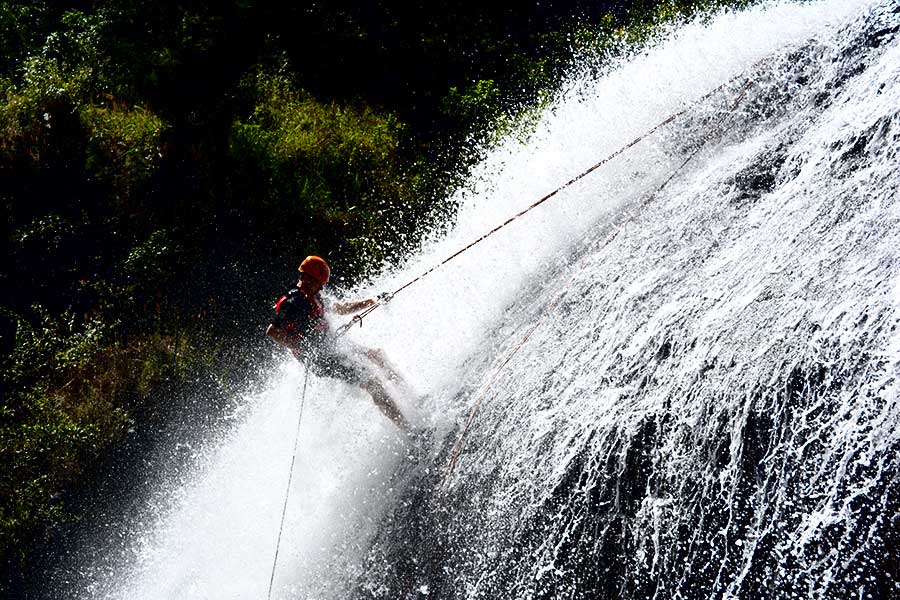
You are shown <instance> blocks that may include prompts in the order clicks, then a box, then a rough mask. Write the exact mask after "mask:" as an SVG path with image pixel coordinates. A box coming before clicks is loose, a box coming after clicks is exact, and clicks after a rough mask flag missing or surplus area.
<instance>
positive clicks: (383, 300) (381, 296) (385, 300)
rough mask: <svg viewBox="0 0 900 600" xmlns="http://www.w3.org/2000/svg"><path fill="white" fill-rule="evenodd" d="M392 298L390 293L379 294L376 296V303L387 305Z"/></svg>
mask: <svg viewBox="0 0 900 600" xmlns="http://www.w3.org/2000/svg"><path fill="white" fill-rule="evenodd" d="M393 297H394V295H393V294H392V293H390V292H381V293H380V294H378V301H379V302H381V303H382V304H387V303H388V302H390V301H391V298H393Z"/></svg>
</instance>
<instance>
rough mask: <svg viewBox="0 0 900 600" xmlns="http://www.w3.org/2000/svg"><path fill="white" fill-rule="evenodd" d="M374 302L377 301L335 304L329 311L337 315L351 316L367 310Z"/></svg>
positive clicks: (369, 299)
mask: <svg viewBox="0 0 900 600" xmlns="http://www.w3.org/2000/svg"><path fill="white" fill-rule="evenodd" d="M376 302H377V300H375V298H368V299H366V300H356V301H355V302H335V303H334V305H333V306H332V307H331V309H332V310H333V311H334V312H335V313H337V314H339V315H352V314H353V313H355V312H359V311H361V310H363V309H364V308H369V307H370V306H372V305H373V304H375V303H376Z"/></svg>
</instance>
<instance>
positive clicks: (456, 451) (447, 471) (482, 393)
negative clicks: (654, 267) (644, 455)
mask: <svg viewBox="0 0 900 600" xmlns="http://www.w3.org/2000/svg"><path fill="white" fill-rule="evenodd" d="M731 81H734V79H732V80H731ZM729 83H730V82H729ZM750 83H751V80H750V79H747V81H746V83H744V85H743V87H742V88H741V93H740V94H739V95H738V97H737V99H736V100H735V101H734V103H733V104H732V106H731V108H730V109H729V112H734V110H735V109H736V108H737V107H738V105H739V104H740V103H741V101H743V99H744V96H746V94H747V90H748V89H749V88H750ZM720 87H721V86H720ZM708 95H709V94H707V96H708ZM682 112H684V111H682ZM735 124H736V122H734V121H732V123H731V124H730V125H729V126H728V127H726V128H725V129H723V130H721V135H725V134H727V133H728V132H729V131H731V129H732V128H734V126H735ZM710 139H712V134H708V135H706V136H705V137H704V138H703V140H702V142H701V143H700V144H698V145H697V148H695V149H694V151H693V152H691V154H689V155H688V157H687V158H685V159H684V161H683V162H682V163H681V164H680V165H679V166H678V167H677V168H676V169H675V170H674V171H672V173H671V175H669V177H668V178H667V179H666V180H665V181H663V182H662V184H661V185H660V186H659V187H657V188H656V190H655V191H654V192H653V193H651V194H650V195H649V196H647V198H646V199H645V200H644V201H643V202H641V204H640V206H639V208H643V207H644V206H646V205H647V204H649V203H650V202H651V201H652V200H653V199H654V198H656V197H657V196H658V195H659V193H660V192H662V190H663V189H664V188H665V187H666V186H667V185H669V183H670V182H671V181H672V180H673V179H674V178H675V176H676V175H677V174H678V173H679V172H680V171H681V170H682V169H684V167H685V166H686V165H687V164H688V163H689V162H690V161H691V160H692V159H693V158H694V157H695V156H697V154H698V153H699V152H700V150H702V149H703V148H704V147H705V146H706V144H707V142H709V140H710ZM636 216H637V212H633V213H632V214H630V215H629V216H628V218H626V219H623V220H621V221H619V222H618V223H615V224H614V227H615V229H614V230H613V232H612V233H611V234H610V235H609V236H607V238H606V239H605V240H604V241H603V242H602V243H601V244H599V245H598V246H597V248H596V250H595V251H594V252H592V253H585V255H584V256H583V257H582V258H581V260H580V261H579V263H578V265H577V267H576V268H575V269H573V271H572V274H571V275H570V276H569V278H568V279H567V280H566V282H565V283H564V284H563V286H562V289H561V291H560V293H559V294H558V295H557V296H556V298H555V299H554V300H553V302H551V303H550V305H549V306H548V307H547V308H546V310H544V311H543V316H542V317H541V318H540V319H538V320H537V321H536V322H535V323H534V324H533V325H532V326H531V327H530V328H529V329H528V331H527V332H526V333H525V335H524V336H523V337H522V339H521V340H519V342H518V343H517V344H516V345H515V346H513V348H512V350H511V351H510V353H509V354H508V355H507V357H506V359H505V360H504V361H503V362H502V363H501V364H500V365H499V366H498V367H497V368H496V369H495V370H494V372H493V373H492V375H491V377H490V378H489V379H488V381H487V382H486V383H485V384H484V385H483V386H482V387H481V389H480V390H479V395H478V399H477V400H476V401H475V404H474V405H473V406H472V409H471V410H470V411H469V416H468V418H467V419H466V422H465V424H464V425H463V428H462V431H461V432H460V434H459V437H458V438H457V440H456V444H454V446H453V450H452V451H451V453H450V458H449V460H448V461H447V466H446V467H445V468H444V475H443V477H442V479H441V485H440V487H441V489H442V490H446V489H447V486H448V484H449V481H450V476H451V475H452V474H453V470H454V469H455V468H456V464H457V462H458V460H459V456H460V454H462V449H463V445H464V441H465V437H466V435H467V434H468V432H469V429H470V428H471V426H472V423H474V422H475V416H476V415H477V414H478V411H479V409H480V408H481V404H482V402H483V401H484V399H485V397H486V396H487V391H488V390H489V389H490V388H491V387H492V386H493V384H494V382H495V381H496V380H497V378H498V377H499V376H500V373H501V372H502V371H503V369H504V367H506V365H507V364H509V362H510V361H511V360H512V359H513V357H514V356H515V355H516V353H517V352H518V351H519V350H521V349H522V347H523V346H524V345H525V343H526V342H527V341H528V339H529V338H530V337H531V335H532V334H533V333H534V331H535V330H536V329H537V328H538V327H539V326H540V325H541V324H542V323H543V322H544V321H546V320H547V318H548V317H549V316H550V315H551V314H552V313H553V311H554V310H555V309H556V306H557V305H558V304H559V302H560V300H562V298H563V296H565V292H566V290H567V289H568V287H569V285H571V283H572V281H573V280H574V279H575V275H577V274H578V273H580V272H581V270H582V268H583V263H584V260H585V258H586V257H587V256H589V255H593V254H595V253H596V252H597V251H599V250H602V249H603V248H605V247H606V246H607V245H609V243H610V242H612V241H613V240H614V239H615V238H616V237H617V236H618V235H619V233H620V232H621V231H622V228H623V227H624V225H626V224H627V223H628V222H630V221H632V220H633V219H634V218H635V217H636Z"/></svg>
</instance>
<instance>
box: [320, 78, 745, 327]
mask: <svg viewBox="0 0 900 600" xmlns="http://www.w3.org/2000/svg"><path fill="white" fill-rule="evenodd" d="M742 77H743V75H737V76H735V77H732V78H731V79H729V80H728V81H726V82H725V83H723V84H721V85H719V86H718V87H716V88H715V89H713V90H711V91H709V92H707V93H706V94H704V95H702V96H700V97H699V98H697V99H696V100H694V101H693V102H691V103H690V104H688V105H687V106H685V107H684V108H683V109H681V110H680V111H678V112H676V113H673V114H671V115H669V116H668V117H666V118H665V119H663V120H662V121H660V122H659V123H657V124H656V125H655V126H653V127H652V128H651V129H649V130H647V131H645V132H644V133H643V134H641V135H639V136H638V137H636V138H635V139H633V140H631V141H630V142H628V143H627V144H625V145H624V146H622V147H621V148H619V149H618V150H616V151H615V152H613V153H612V154H610V155H609V156H607V157H605V158H604V159H602V160H601V161H599V162H597V163H596V164H594V165H592V166H591V167H590V168H588V169H587V170H585V171H583V172H582V173H580V174H578V175H576V176H575V177H573V178H572V179H570V180H569V181H567V182H565V183H564V184H562V185H561V186H559V187H558V188H556V189H555V190H553V191H552V192H550V193H549V194H547V195H546V196H544V197H542V198H540V199H539V200H537V201H535V202H533V203H532V204H530V205H529V206H527V207H526V208H524V209H522V210H521V211H519V212H518V213H516V214H514V215H513V216H511V217H510V218H508V219H507V220H506V221H504V222H503V223H501V224H499V225H497V226H496V227H494V228H493V229H491V230H490V231H488V232H487V233H485V234H484V235H482V236H481V237H479V238H478V239H476V240H474V241H472V242H470V243H469V244H467V245H466V246H464V247H462V248H460V249H459V250H457V251H456V252H454V253H453V254H451V255H450V256H448V257H447V258H445V259H444V260H442V261H441V262H439V263H437V264H436V265H434V266H433V267H431V268H430V269H428V270H427V271H425V272H424V273H422V274H421V275H419V276H418V277H415V278H414V279H412V280H410V281H408V282H407V283H405V284H403V285H401V286H400V287H399V288H397V289H396V290H394V291H393V292H390V293H389V294H387V299H388V300H389V299H391V298H393V297H394V296H396V295H397V294H399V293H400V292H402V291H403V290H405V289H406V288H408V287H409V286H411V285H413V284H414V283H416V282H417V281H419V280H421V279H424V278H425V277H426V276H428V275H430V274H431V273H432V272H434V271H435V270H437V269H438V268H440V267H442V266H443V265H445V264H447V263H448V262H450V261H451V260H453V259H454V258H456V257H457V256H459V255H460V254H462V253H464V252H466V251H467V250H469V249H471V248H472V247H473V246H475V245H476V244H479V243H480V242H482V241H484V240H485V239H487V238H488V237H490V236H492V235H493V234H495V233H497V232H498V231H500V230H501V229H503V228H504V227H506V226H507V225H509V224H510V223H512V222H513V221H515V220H516V219H518V218H520V217H522V216H523V215H525V214H526V213H528V212H530V211H532V210H534V209H535V208H537V207H538V206H540V205H541V204H543V203H544V202H546V201H547V200H549V199H550V198H553V197H554V196H556V195H557V194H558V193H559V192H561V191H563V190H564V189H566V188H567V187H569V186H570V185H572V184H574V183H576V182H577V181H579V180H581V179H583V178H584V177H586V176H588V175H590V174H591V173H593V172H594V171H596V170H597V169H599V168H600V167H602V166H603V165H605V164H606V163H608V162H609V161H611V160H612V159H614V158H616V157H617V156H619V155H620V154H622V153H623V152H625V151H626V150H628V149H629V148H631V147H633V146H635V145H637V144H638V143H640V142H641V141H643V140H645V139H646V138H648V137H650V136H651V135H653V134H654V133H656V132H657V131H658V130H659V129H661V128H663V127H665V126H666V125H668V124H669V123H671V122H672V121H674V120H675V119H677V118H678V117H680V116H681V115H683V114H685V113H686V112H687V111H688V110H689V109H690V108H691V107H693V106H695V105H697V104H699V103H701V102H703V101H704V100H707V99H708V98H710V97H711V96H713V95H715V94H716V93H718V92H719V91H721V90H723V89H725V88H726V87H727V86H729V85H731V84H732V83H734V82H735V81H737V80H738V79H741V78H742ZM701 147H702V145H701ZM690 158H693V156H691V157H690ZM690 158H689V159H688V160H690ZM685 164H687V161H685ZM682 166H684V165H682ZM680 168H681V167H679V169H676V171H675V173H677V172H678V170H680ZM672 177H674V173H673V175H672ZM670 180H671V178H670V179H669V180H667V181H666V182H665V183H663V186H662V187H665V185H666V184H667V183H669V181H670ZM662 187H660V189H662ZM386 303H387V300H384V301H381V300H379V301H377V302H375V304H373V305H372V306H370V307H368V308H367V309H366V310H364V311H363V312H361V313H359V314H357V315H356V316H354V317H353V319H351V320H350V321H348V322H347V323H345V324H343V325H341V326H340V327H338V329H337V335H343V334H345V333H346V332H347V331H349V330H350V328H351V327H353V325H354V324H355V323H359V324H360V326H362V320H363V318H365V317H367V316H368V315H369V314H371V313H372V311H374V310H375V309H377V308H378V307H379V306H382V305H384V304H386Z"/></svg>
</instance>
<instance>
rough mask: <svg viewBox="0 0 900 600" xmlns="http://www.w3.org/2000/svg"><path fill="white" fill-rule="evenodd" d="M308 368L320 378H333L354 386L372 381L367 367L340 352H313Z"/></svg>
mask: <svg viewBox="0 0 900 600" xmlns="http://www.w3.org/2000/svg"><path fill="white" fill-rule="evenodd" d="M307 367H308V368H309V370H310V371H311V372H312V373H313V374H314V375H316V376H318V377H332V378H334V379H340V380H341V381H346V382H347V383H351V384H353V385H362V384H364V383H366V382H367V381H368V380H369V379H371V376H370V375H369V373H368V372H367V370H366V369H365V367H363V366H362V365H361V364H357V363H356V361H354V360H353V359H352V358H351V357H349V356H346V355H344V354H341V353H339V352H311V353H310V355H309V360H308V361H307Z"/></svg>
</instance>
